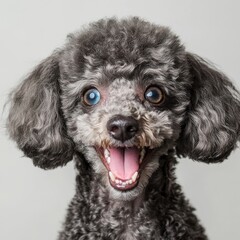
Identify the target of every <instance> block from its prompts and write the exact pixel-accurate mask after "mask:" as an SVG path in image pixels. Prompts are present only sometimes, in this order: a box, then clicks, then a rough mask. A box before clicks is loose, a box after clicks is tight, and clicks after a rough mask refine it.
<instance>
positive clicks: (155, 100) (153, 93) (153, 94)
mask: <svg viewBox="0 0 240 240" xmlns="http://www.w3.org/2000/svg"><path fill="white" fill-rule="evenodd" d="M144 97H145V99H146V100H147V101H148V102H150V103H152V104H160V103H161V102H162V101H163V100H164V95H163V92H162V91H161V89H160V88H158V87H155V86H152V87H149V88H148V89H147V90H146V92H145V93H144Z"/></svg>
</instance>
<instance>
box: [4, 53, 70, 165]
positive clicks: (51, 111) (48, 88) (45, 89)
mask: <svg viewBox="0 0 240 240" xmlns="http://www.w3.org/2000/svg"><path fill="white" fill-rule="evenodd" d="M60 55H61V52H55V53H53V54H52V55H51V56H50V57H48V58H46V59H45V60H44V61H43V62H42V63H40V64H39V65H38V66H37V67H36V68H35V69H34V70H33V71H32V72H31V73H30V74H29V76H28V77H27V78H26V79H25V80H24V81H23V82H22V83H21V84H20V85H19V86H18V87H17V88H16V89H15V90H14V91H13V92H12V93H11V95H10V96H11V97H10V103H11V106H10V112H9V116H8V121H7V128H8V131H9V134H10V137H11V138H12V139H13V140H15V141H16V142H17V144H18V147H19V148H20V149H21V150H22V151H23V152H24V153H25V155H26V156H27V157H29V158H32V159H33V163H34V165H37V166H39V167H41V168H44V169H49V168H55V167H57V166H63V165H65V164H66V163H67V162H68V161H70V160H71V159H72V157H73V142H72V141H71V139H70V138H69V137H68V136H67V132H66V126H65V123H64V119H63V115H62V112H61V102H60V92H61V91H60V88H59V85H58V80H59V75H60V73H59V58H60Z"/></svg>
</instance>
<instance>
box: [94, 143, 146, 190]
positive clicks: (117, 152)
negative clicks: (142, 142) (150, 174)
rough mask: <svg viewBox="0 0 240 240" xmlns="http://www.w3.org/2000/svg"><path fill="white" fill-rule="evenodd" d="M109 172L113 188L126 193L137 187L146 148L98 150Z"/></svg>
mask: <svg viewBox="0 0 240 240" xmlns="http://www.w3.org/2000/svg"><path fill="white" fill-rule="evenodd" d="M97 150H98V152H99V154H100V157H101V160H102V162H103V164H104V165H105V167H106V168H107V170H108V176H109V182H110V184H111V185H112V187H113V188H115V189H117V190H120V191H126V190H131V189H133V188H134V187H136V186H137V184H138V181H139V177H140V174H141V168H142V165H143V164H142V163H143V159H144V157H145V155H146V148H137V147H109V148H108V149H106V148H99V149H97Z"/></svg>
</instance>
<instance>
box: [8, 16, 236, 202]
mask: <svg viewBox="0 0 240 240" xmlns="http://www.w3.org/2000/svg"><path fill="white" fill-rule="evenodd" d="M12 101H13V104H12V108H11V110H10V115H9V124H8V128H9V131H10V135H11V136H12V138H14V139H15V140H16V141H17V142H18V144H19V147H20V148H21V149H22V150H23V151H24V152H25V154H26V155H27V156H29V157H31V158H33V160H34V163H35V164H36V165H38V166H40V167H43V168H53V167H56V166H59V165H64V164H65V163H67V162H68V161H69V160H71V159H72V156H73V154H74V152H75V151H78V152H81V153H82V154H83V155H84V156H85V158H86V160H87V161H88V162H89V163H90V165H91V166H92V168H93V169H94V172H95V174H98V175H99V176H100V179H101V180H102V182H103V183H104V184H105V185H106V186H107V187H108V189H109V191H110V193H111V194H112V196H113V197H115V198H121V199H122V198H124V199H127V200H130V199H132V198H135V197H136V196H138V195H139V194H140V193H141V192H142V191H143V189H144V188H145V187H146V185H147V184H148V181H149V178H150V177H151V175H152V173H153V172H154V171H156V170H157V169H158V167H159V161H161V156H162V155H163V154H167V151H168V150H169V149H176V151H177V153H178V154H179V155H183V156H189V157H190V158H192V159H195V160H200V161H206V162H217V161H222V160H223V159H225V158H226V157H227V156H228V155H229V154H230V152H231V151H232V149H233V148H234V147H235V145H236V142H237V140H238V137H239V132H240V127H239V121H238V120H237V116H238V114H239V112H240V111H239V110H240V104H239V94H238V92H237V91H236V90H235V88H234V87H233V86H232V84H231V83H230V82H229V81H228V79H227V78H226V76H224V75H223V74H221V73H219V72H218V71H217V70H215V69H214V68H212V67H211V66H209V65H208V64H207V63H206V62H204V60H202V59H200V58H199V57H197V56H194V55H192V54H189V53H187V52H186V51H185V49H184V47H183V46H182V45H181V43H180V41H179V39H178V37H176V36H175V35H174V34H173V33H171V31H170V30H169V29H168V28H164V27H159V26H156V25H152V24H149V23H147V22H144V21H142V20H139V19H138V18H133V19H128V20H122V21H117V20H114V19H110V20H102V21H99V22H97V23H94V24H92V25H91V26H90V28H89V29H88V30H85V31H83V32H81V33H77V34H74V35H71V36H70V37H69V40H68V42H67V43H66V45H65V47H64V48H62V49H61V50H58V51H57V52H55V53H54V54H53V55H52V56H50V57H49V58H47V59H46V60H45V61H44V62H42V63H41V64H40V65H39V66H38V67H37V68H36V69H35V71H33V72H32V73H31V75H30V76H29V77H28V78H27V79H26V80H25V81H24V83H23V84H21V85H20V86H19V87H18V89H17V90H16V91H15V92H14V94H13V99H12ZM33 112H34V114H35V115H34V114H33Z"/></svg>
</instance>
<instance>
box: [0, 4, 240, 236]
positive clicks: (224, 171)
mask: <svg viewBox="0 0 240 240" xmlns="http://www.w3.org/2000/svg"><path fill="white" fill-rule="evenodd" d="M239 10H240V4H239V2H238V1H237V0H236V1H231V0H224V1H221V0H218V1H217V0H212V1H210V0H201V1H193V0H182V1H180V0H175V1H171V0H169V1H166V0H165V1H161V0H158V1H157V0H156V1H154V0H145V1H141V0H119V1H114V0H105V1H104V0H101V1H100V0H96V1H91V0H86V1H81V0H78V1H73V0H65V1H63V0H52V1H50V0H41V1H40V0H38V1H35V0H15V1H13V0H5V1H3V0H0V42H1V43H0V84H1V87H0V109H2V108H3V105H4V103H5V102H6V100H7V95H8V93H9V91H10V89H12V88H13V87H14V86H16V84H17V83H18V82H19V81H20V80H21V79H23V77H24V75H25V74H27V73H28V72H29V71H30V69H32V68H33V66H35V65H36V64H38V62H39V61H40V60H42V59H43V58H45V57H47V56H48V55H49V54H50V53H51V52H52V50H54V49H55V48H56V47H60V46H61V45H62V44H63V43H64V40H65V37H66V35H67V34H68V33H70V32H72V31H75V30H78V29H80V28H81V27H82V26H83V25H84V24H87V23H88V22H91V21H94V20H98V19H100V18H103V17H111V16H118V17H124V16H134V15H136V16H140V17H143V18H145V19H147V20H149V21H151V22H154V23H157V24H162V25H167V26H170V27H171V28H172V30H173V31H174V32H175V33H177V34H178V35H179V36H180V37H181V39H182V41H183V43H184V44H185V45H186V48H187V49H188V50H189V51H192V52H195V53H197V54H199V55H200V56H202V57H206V58H208V59H210V60H211V61H212V62H214V63H216V64H217V66H218V68H220V69H221V70H222V71H224V72H225V73H227V74H228V76H229V77H230V78H231V79H232V80H233V81H234V82H235V84H236V85H238V88H239V86H240V79H239V76H240V66H239V56H240V46H239V44H240V13H239ZM239 89H240V88H239ZM5 116H6V112H4V113H3V114H2V116H1V130H0V131H1V132H0V134H1V138H0V139H1V142H0V239H1V240H15V239H18V240H43V239H47V240H51V239H56V237H57V233H58V231H59V230H60V228H61V224H62V222H63V220H64V216H65V213H66V209H67V205H68V203H69V201H70V199H71V197H73V194H74V182H75V179H74V178H75V173H74V169H73V165H72V163H70V164H68V166H66V167H64V168H59V169H56V170H52V171H44V170H41V169H38V168H36V167H33V165H32V162H31V160H29V159H27V158H24V157H22V153H21V152H20V151H19V150H17V148H16V146H15V144H14V143H13V142H11V141H9V140H8V137H7V136H6V134H5V129H4V117H5ZM239 156H240V150H236V151H235V152H234V153H233V154H232V155H231V157H230V158H229V160H227V161H225V162H224V163H222V164H216V165H207V164H201V163H197V162H193V161H191V160H186V159H181V160H180V164H179V166H178V169H177V175H178V181H179V182H180V183H181V184H182V185H183V189H184V191H185V193H186V195H187V196H188V198H189V199H190V200H191V202H192V204H193V205H194V206H195V207H196V208H197V215H198V216H199V218H200V219H201V221H202V223H203V225H204V226H205V227H206V230H207V233H208V235H209V238H210V239H212V240H226V239H230V240H238V239H240V222H239V219H240V207H239V205H240V187H239V184H240V174H239V172H240V161H239Z"/></svg>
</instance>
